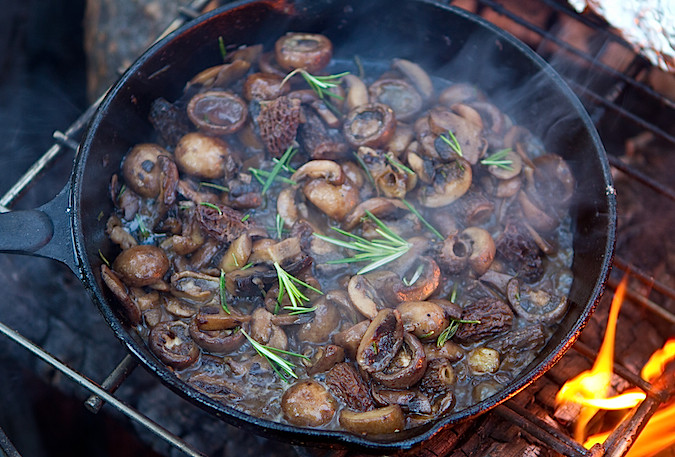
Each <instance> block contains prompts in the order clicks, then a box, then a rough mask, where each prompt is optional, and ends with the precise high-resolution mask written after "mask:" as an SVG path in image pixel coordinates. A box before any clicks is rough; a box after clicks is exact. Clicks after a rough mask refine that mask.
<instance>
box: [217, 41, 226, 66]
mask: <svg viewBox="0 0 675 457" xmlns="http://www.w3.org/2000/svg"><path fill="white" fill-rule="evenodd" d="M218 49H219V50H220V57H222V58H223V61H225V56H226V55H227V50H226V49H225V41H224V40H223V37H222V36H219V37H218Z"/></svg>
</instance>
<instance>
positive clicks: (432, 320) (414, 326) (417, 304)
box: [396, 301, 450, 341]
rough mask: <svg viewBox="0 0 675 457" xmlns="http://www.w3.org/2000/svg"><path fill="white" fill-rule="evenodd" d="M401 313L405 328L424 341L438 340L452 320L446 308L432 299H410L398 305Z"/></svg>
mask: <svg viewBox="0 0 675 457" xmlns="http://www.w3.org/2000/svg"><path fill="white" fill-rule="evenodd" d="M396 309H397V310H398V312H399V313H401V321H402V322H403V330H405V331H406V332H409V333H412V334H413V335H415V336H416V337H417V338H419V339H420V340H422V341H431V340H436V338H438V335H440V334H441V333H442V332H443V330H445V328H446V327H447V326H448V324H449V323H450V321H449V320H448V318H447V316H446V315H445V310H444V309H443V308H442V307H441V306H440V305H438V304H436V303H434V302H431V301H408V302H403V303H401V304H400V305H398V306H397V307H396Z"/></svg>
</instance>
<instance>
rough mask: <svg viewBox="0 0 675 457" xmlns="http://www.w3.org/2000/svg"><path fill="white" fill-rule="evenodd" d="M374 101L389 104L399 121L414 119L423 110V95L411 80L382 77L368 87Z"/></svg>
mask: <svg viewBox="0 0 675 457" xmlns="http://www.w3.org/2000/svg"><path fill="white" fill-rule="evenodd" d="M368 93H369V95H370V100H371V102H373V103H381V104H383V105H387V106H388V107H390V108H391V109H392V110H394V114H395V115H396V119H397V120H399V121H403V122H407V121H410V120H413V119H414V118H415V116H416V115H417V114H418V113H419V112H420V111H421V110H422V104H423V102H422V96H421V95H420V93H419V92H418V91H417V90H415V88H414V87H413V86H412V84H410V83H409V82H407V81H405V80H403V79H389V78H387V79H380V80H377V81H375V82H374V83H373V84H371V85H370V87H369V88H368Z"/></svg>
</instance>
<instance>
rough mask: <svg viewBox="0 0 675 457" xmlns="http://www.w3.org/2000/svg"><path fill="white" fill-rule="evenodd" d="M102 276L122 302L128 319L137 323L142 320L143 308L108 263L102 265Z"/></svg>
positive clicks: (134, 323)
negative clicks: (130, 294)
mask: <svg viewBox="0 0 675 457" xmlns="http://www.w3.org/2000/svg"><path fill="white" fill-rule="evenodd" d="M101 278H102V279H103V282H104V283H105V285H106V286H107V287H108V289H110V291H111V292H112V293H113V294H114V295H115V297H117V299H118V300H119V301H120V303H121V304H122V307H123V308H124V312H125V314H126V316H127V319H129V321H130V322H131V323H132V324H133V325H136V324H138V323H139V322H141V309H140V307H139V306H138V304H137V303H136V302H134V300H132V298H131V297H130V296H129V291H128V290H127V287H126V286H125V285H124V283H123V282H122V281H121V280H120V278H118V277H117V275H116V274H115V272H114V271H112V270H111V269H110V268H108V266H107V265H105V264H104V265H101Z"/></svg>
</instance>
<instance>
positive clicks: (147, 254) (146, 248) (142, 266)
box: [112, 245, 169, 287]
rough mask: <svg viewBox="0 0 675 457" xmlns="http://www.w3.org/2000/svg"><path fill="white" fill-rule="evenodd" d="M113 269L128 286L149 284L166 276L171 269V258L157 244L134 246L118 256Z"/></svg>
mask: <svg viewBox="0 0 675 457" xmlns="http://www.w3.org/2000/svg"><path fill="white" fill-rule="evenodd" d="M112 269H113V270H114V271H115V273H117V274H118V275H119V276H120V278H121V279H122V281H123V282H124V283H125V284H127V285H128V286H132V287H143V286H149V285H150V284H154V283H156V282H158V281H160V280H161V279H162V278H163V277H164V274H165V273H166V272H167V271H168V270H169V259H168V258H167V256H166V254H165V253H164V251H163V250H162V249H160V248H158V247H156V246H151V245H141V246H132V247H130V248H129V249H125V250H124V251H122V252H121V253H120V255H118V256H117V258H116V259H115V261H114V262H113V265H112Z"/></svg>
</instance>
